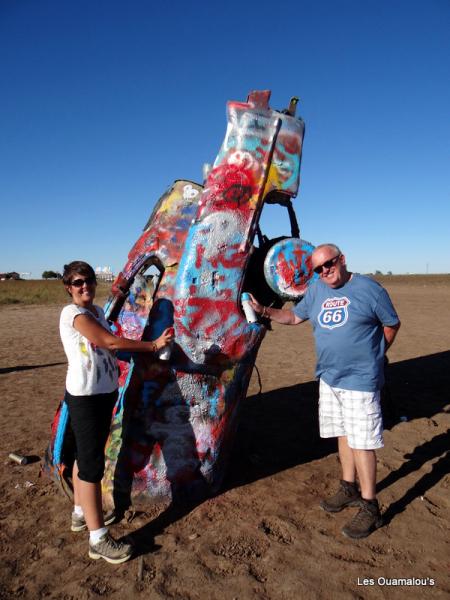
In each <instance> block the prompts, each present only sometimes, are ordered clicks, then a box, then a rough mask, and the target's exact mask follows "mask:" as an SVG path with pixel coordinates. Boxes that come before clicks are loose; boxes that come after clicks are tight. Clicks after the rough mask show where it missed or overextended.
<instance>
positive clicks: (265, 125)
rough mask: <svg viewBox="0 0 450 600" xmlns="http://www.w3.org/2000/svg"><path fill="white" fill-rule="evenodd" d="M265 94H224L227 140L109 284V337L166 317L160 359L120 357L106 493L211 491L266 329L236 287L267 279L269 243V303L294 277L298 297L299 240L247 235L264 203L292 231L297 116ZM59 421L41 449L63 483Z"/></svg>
mask: <svg viewBox="0 0 450 600" xmlns="http://www.w3.org/2000/svg"><path fill="white" fill-rule="evenodd" d="M269 98H270V92H269V91H258V92H252V93H250V95H249V97H248V99H247V102H229V103H228V110H227V120H228V123H227V130H226V135H225V139H224V141H223V143H222V146H221V148H220V151H219V154H218V156H217V158H216V161H215V162H214V165H213V166H212V168H211V169H209V170H208V173H207V178H206V181H205V182H204V186H201V185H198V184H195V183H193V182H190V181H181V180H180V181H176V182H175V183H174V184H173V186H172V187H171V188H170V189H169V190H168V192H167V193H166V194H164V195H163V196H162V198H161V199H160V200H159V202H158V203H157V204H156V206H155V209H154V210H153V213H152V215H151V217H150V219H149V220H148V222H147V224H146V227H145V229H144V232H143V233H142V235H141V236H140V238H139V239H138V241H137V242H136V244H135V245H134V246H133V248H132V250H131V252H130V253H129V255H128V261H127V263H126V265H125V266H124V268H123V270H122V271H121V273H120V274H119V276H118V277H117V278H116V281H115V282H114V284H113V287H112V296H111V298H110V299H109V300H108V302H107V304H106V307H105V312H106V316H107V318H108V319H109V320H110V321H111V322H112V324H113V328H114V330H115V332H116V334H117V335H120V336H125V337H129V338H132V339H144V340H153V339H156V338H157V337H158V336H159V335H160V333H161V332H162V330H163V329H164V328H165V327H168V326H172V325H173V327H174V330H175V343H174V345H173V348H172V350H171V354H170V358H169V360H164V361H163V360H159V359H158V358H157V357H156V356H151V357H149V356H147V355H146V356H144V355H137V354H136V355H134V356H131V357H119V359H120V360H119V365H120V381H119V385H120V389H119V400H118V403H117V405H116V408H115V412H114V416H113V421H112V426H111V434H110V438H109V440H108V443H107V446H106V458H107V460H106V471H105V477H104V480H103V490H104V494H105V495H106V497H107V499H108V500H109V503H110V504H113V503H114V504H115V505H116V506H122V507H125V506H128V505H130V504H134V505H137V504H143V505H145V504H148V503H151V502H160V501H167V500H180V499H181V500H186V499H187V498H195V497H199V496H202V495H204V494H205V493H208V492H211V491H215V490H217V489H218V487H219V486H220V483H221V481H222V478H223V475H224V471H225V466H226V462H227V457H228V455H229V453H230V450H231V446H232V442H233V438H234V434H235V430H236V427H237V423H238V413H239V404H240V402H241V401H242V400H243V399H244V398H245V395H246V392H247V387H248V383H249V380H250V376H251V372H252V369H253V366H254V362H255V359H256V354H257V352H258V349H259V346H260V344H261V342H262V340H263V337H264V335H265V332H266V327H265V326H264V324H262V323H259V322H256V323H248V322H247V320H246V318H245V315H244V313H243V311H242V306H241V302H240V297H241V293H242V292H243V291H246V292H253V293H255V295H258V289H257V285H256V284H254V283H252V282H255V281H257V280H258V279H259V280H263V279H264V267H263V265H264V259H265V257H266V255H267V252H268V251H269V250H270V248H271V247H273V249H272V253H271V256H272V259H270V260H269V259H268V261H267V264H268V267H267V269H266V271H267V273H269V274H270V276H271V277H268V280H267V283H265V284H264V285H265V286H266V288H267V290H268V291H269V292H270V293H271V294H272V295H273V296H274V298H276V299H278V300H277V301H278V303H279V305H281V304H282V303H283V301H284V299H286V297H289V298H291V296H290V295H289V294H290V293H291V292H287V291H286V289H287V288H288V287H289V285H291V284H292V281H294V282H295V285H296V290H295V293H296V294H297V295H296V298H299V297H301V294H302V293H304V290H305V289H306V288H305V285H306V284H307V282H308V281H309V279H310V278H311V273H310V272H309V271H310V262H308V261H309V256H310V251H312V248H313V247H312V246H311V247H309V246H308V247H307V246H306V245H305V244H307V243H305V242H302V241H301V240H295V239H292V238H290V239H291V241H289V242H288V241H284V242H282V243H281V244H280V243H279V244H278V245H277V244H275V245H274V243H273V242H268V243H266V241H264V240H265V239H264V238H263V237H261V235H260V236H259V237H261V240H263V241H262V243H260V245H259V248H255V246H254V242H255V235H256V233H257V231H258V222H259V219H260V216H261V210H262V208H263V204H264V202H275V203H279V204H281V206H284V207H287V208H288V210H289V211H290V216H291V223H293V225H292V230H293V232H294V231H295V232H298V226H297V223H296V221H295V215H294V213H293V209H292V206H291V205H290V198H291V197H295V195H296V194H297V191H298V186H299V176H300V163H301V153H302V144H303V136H304V123H303V121H302V120H301V119H299V118H296V117H295V116H293V115H294V114H295V105H296V101H294V99H293V101H292V102H291V104H290V106H289V109H286V110H285V111H284V112H278V111H274V110H272V109H271V108H270V107H269ZM293 215H294V216H293ZM259 233H260V232H259ZM302 244H303V245H302ZM256 258H257V260H256ZM296 260H299V261H300V266H299V265H298V264H296V262H295V261H296ZM272 266H273V268H272ZM278 269H280V276H276V274H275V272H276V271H277V270H278ZM308 270H309V271H308ZM300 272H301V275H300ZM267 273H266V274H267ZM289 281H290V282H291V284H289ZM269 286H270V287H269ZM291 291H292V290H291ZM123 359H126V360H123ZM66 425H67V414H66V409H65V407H64V405H63V406H62V407H61V409H60V410H59V412H58V413H57V416H56V418H55V421H54V427H53V436H52V441H51V444H50V447H49V452H48V459H47V463H48V465H49V466H50V467H51V468H52V469H53V471H54V473H55V476H56V478H57V479H58V480H59V481H60V483H62V482H63V481H66V477H63V476H62V475H61V473H63V472H64V469H65V467H68V466H70V449H68V448H66V446H68V445H67V444H66V437H67V436H66ZM65 472H66V473H67V468H66V471H65Z"/></svg>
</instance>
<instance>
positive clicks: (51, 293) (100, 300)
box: [0, 279, 111, 306]
mask: <svg viewBox="0 0 450 600" xmlns="http://www.w3.org/2000/svg"><path fill="white" fill-rule="evenodd" d="M110 289H111V284H110V283H99V284H98V286H97V294H96V298H95V301H96V303H97V304H99V305H100V306H102V305H103V304H104V302H105V300H106V299H107V298H108V296H109V292H110ZM68 302H70V299H69V296H68V294H67V292H66V290H65V288H64V286H63V284H62V282H61V281H58V280H54V281H53V280H52V281H50V280H49V281H45V280H37V279H36V280H32V279H30V280H28V279H27V280H19V281H15V280H11V279H9V280H7V281H0V306H11V305H14V304H15V305H27V304H37V305H39V304H41V305H42V304H67V303H68Z"/></svg>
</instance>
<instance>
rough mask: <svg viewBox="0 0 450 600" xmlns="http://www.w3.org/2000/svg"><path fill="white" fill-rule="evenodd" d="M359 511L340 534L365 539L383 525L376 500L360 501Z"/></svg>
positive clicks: (362, 499)
mask: <svg viewBox="0 0 450 600" xmlns="http://www.w3.org/2000/svg"><path fill="white" fill-rule="evenodd" d="M359 505H360V509H359V511H358V512H357V513H356V515H355V516H354V517H353V519H352V520H351V521H350V523H347V525H346V526H345V527H344V528H343V529H342V533H343V534H344V535H346V536H347V537H349V538H353V539H357V540H358V539H360V538H365V537H367V536H368V535H370V534H371V533H372V531H375V529H378V527H381V526H382V525H383V517H382V516H381V513H380V507H379V506H378V501H377V500H364V498H361V500H360V503H359Z"/></svg>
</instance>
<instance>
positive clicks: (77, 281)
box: [70, 277, 95, 288]
mask: <svg viewBox="0 0 450 600" xmlns="http://www.w3.org/2000/svg"><path fill="white" fill-rule="evenodd" d="M93 283H95V277H86V279H81V278H80V279H73V280H72V281H71V282H70V285H71V286H73V287H77V288H79V287H83V285H84V284H86V285H92V284H93Z"/></svg>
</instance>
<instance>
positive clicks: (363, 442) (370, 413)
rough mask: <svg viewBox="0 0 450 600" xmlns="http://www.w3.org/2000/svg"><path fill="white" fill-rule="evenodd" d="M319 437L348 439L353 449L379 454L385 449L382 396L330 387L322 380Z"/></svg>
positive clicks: (375, 393) (376, 393) (374, 393)
mask: <svg viewBox="0 0 450 600" xmlns="http://www.w3.org/2000/svg"><path fill="white" fill-rule="evenodd" d="M319 425H320V437H323V438H329V437H341V436H345V437H346V438H347V442H348V445H349V446H350V448H354V449H355V450H376V449H377V448H382V447H383V445H384V444H383V418H382V415H381V405H380V392H379V391H378V392H356V391H354V390H343V389H341V388H336V387H331V386H329V385H328V384H327V383H325V381H322V379H321V380H320V387H319Z"/></svg>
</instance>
